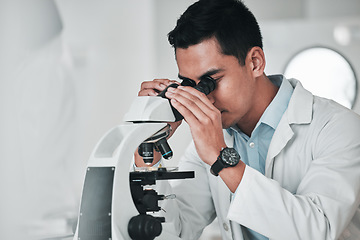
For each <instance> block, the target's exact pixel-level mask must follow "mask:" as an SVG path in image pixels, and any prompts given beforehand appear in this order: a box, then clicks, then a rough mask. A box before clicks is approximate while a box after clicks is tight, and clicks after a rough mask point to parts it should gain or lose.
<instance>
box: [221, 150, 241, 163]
mask: <svg viewBox="0 0 360 240" xmlns="http://www.w3.org/2000/svg"><path fill="white" fill-rule="evenodd" d="M221 158H222V160H223V161H224V162H225V163H226V164H227V165H230V166H235V165H236V164H238V163H239V160H240V155H239V154H238V152H237V151H236V150H235V149H234V148H225V149H224V150H223V151H222V153H221Z"/></svg>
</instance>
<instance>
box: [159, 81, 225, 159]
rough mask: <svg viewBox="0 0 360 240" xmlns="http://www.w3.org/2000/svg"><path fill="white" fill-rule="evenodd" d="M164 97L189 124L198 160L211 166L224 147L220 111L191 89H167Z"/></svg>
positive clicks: (204, 96)
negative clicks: (169, 100)
mask: <svg viewBox="0 0 360 240" xmlns="http://www.w3.org/2000/svg"><path fill="white" fill-rule="evenodd" d="M165 96H166V97H167V98H169V99H171V104H172V105H173V106H174V107H175V108H176V109H177V110H178V111H179V112H180V113H181V115H183V116H184V119H185V121H186V122H187V123H188V124H189V126H190V130H191V134H192V137H193V140H194V143H195V147H196V150H197V152H198V154H199V156H200V158H201V159H202V160H203V161H204V162H205V163H207V164H209V165H212V164H213V163H214V162H215V161H216V159H217V157H218V155H219V153H220V151H221V149H222V148H223V147H226V144H225V141H224V136H223V132H222V123H221V113H220V111H219V110H218V109H217V108H216V107H215V106H214V105H213V103H212V102H211V101H210V100H209V98H208V97H207V96H206V95H205V94H203V93H201V92H199V91H197V90H196V89H194V88H191V87H183V86H179V87H178V88H176V89H175V88H169V89H168V91H167V93H166V95H165Z"/></svg>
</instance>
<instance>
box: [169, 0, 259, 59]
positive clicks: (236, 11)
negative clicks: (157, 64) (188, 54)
mask: <svg viewBox="0 0 360 240" xmlns="http://www.w3.org/2000/svg"><path fill="white" fill-rule="evenodd" d="M212 37H215V38H216V40H217V41H218V43H219V45H220V47H221V51H222V53H223V54H225V55H231V56H235V57H236V58H237V59H238V60H239V63H240V64H241V65H244V64H245V58H246V55H247V53H248V51H249V50H250V49H251V48H252V47H255V46H258V47H260V48H263V45H262V36H261V32H260V27H259V25H258V23H257V21H256V18H255V17H254V15H253V14H252V12H251V11H250V10H249V9H248V8H247V7H246V6H245V5H244V3H243V2H241V1H239V0H200V1H198V2H196V3H194V4H192V5H191V6H190V7H189V8H188V9H187V10H186V11H185V12H184V13H183V14H182V15H181V16H180V18H179V19H178V20H177V24H176V27H175V28H174V29H173V30H172V31H171V32H170V33H169V34H168V40H169V43H170V44H171V45H172V46H173V47H174V49H175V50H176V49H177V48H188V47H189V46H192V45H196V44H198V43H200V42H202V41H204V40H207V39H210V38H212Z"/></svg>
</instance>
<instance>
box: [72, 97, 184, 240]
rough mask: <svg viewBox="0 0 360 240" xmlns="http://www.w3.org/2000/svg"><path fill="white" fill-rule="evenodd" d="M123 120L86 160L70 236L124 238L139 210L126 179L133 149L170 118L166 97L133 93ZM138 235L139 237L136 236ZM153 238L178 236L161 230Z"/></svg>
mask: <svg viewBox="0 0 360 240" xmlns="http://www.w3.org/2000/svg"><path fill="white" fill-rule="evenodd" d="M124 120H125V121H126V122H129V123H125V124H123V125H119V126H116V127H114V128H113V129H111V130H110V131H108V132H107V133H106V134H105V135H104V136H103V137H102V138H101V140H100V141H99V142H98V143H97V145H96V147H95V149H94V150H93V152H92V154H91V157H90V159H89V162H88V164H87V172H86V176H85V181H84V186H83V192H82V197H81V206H80V211H79V217H78V225H77V228H76V233H75V235H74V240H109V239H112V240H128V239H131V237H130V235H129V231H128V224H129V221H130V219H131V218H132V217H134V216H136V215H138V214H139V211H138V210H137V208H136V206H135V205H134V201H133V197H132V194H131V189H130V183H129V170H130V169H132V168H133V159H134V152H135V151H136V149H137V147H138V146H139V145H140V144H141V143H142V142H144V141H145V140H146V139H148V138H149V137H151V136H152V135H154V134H155V133H157V132H158V131H159V130H161V129H163V128H164V127H166V126H167V123H166V122H174V121H175V117H174V114H173V112H172V110H171V106H170V104H169V100H167V99H165V98H161V97H152V96H141V97H137V98H136V99H135V101H134V103H133V104H132V106H131V108H130V111H129V112H128V113H127V114H126V115H125V118H124ZM137 239H139V238H137ZM156 239H164V240H165V239H166V240H171V239H180V238H178V237H175V236H170V235H169V233H166V232H164V231H163V232H162V234H161V235H160V236H159V237H157V238H156Z"/></svg>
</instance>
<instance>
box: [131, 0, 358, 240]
mask: <svg viewBox="0 0 360 240" xmlns="http://www.w3.org/2000/svg"><path fill="white" fill-rule="evenodd" d="M169 42H170V44H171V45H172V46H173V47H174V49H175V56H176V61H177V65H178V69H179V78H180V79H191V80H194V81H195V82H196V83H199V82H200V81H201V79H203V78H204V77H212V78H213V79H215V80H216V88H215V90H214V91H213V92H211V93H210V94H209V95H207V96H206V95H204V94H203V93H200V92H199V91H197V90H195V89H194V88H191V87H183V86H179V87H178V88H169V89H168V91H167V93H166V97H168V98H169V99H171V104H172V105H173V106H174V107H175V108H176V109H177V110H178V111H179V112H180V113H181V114H182V115H183V116H184V119H185V121H186V122H187V123H188V125H189V127H190V130H191V134H192V138H193V143H192V144H191V145H190V146H189V148H188V149H187V152H186V153H185V156H184V157H183V158H182V160H181V162H180V166H179V168H180V169H184V170H185V169H186V170H195V172H196V179H195V180H193V181H192V182H191V184H189V183H188V182H186V181H178V182H176V183H175V184H173V185H172V191H173V192H175V193H176V194H177V200H176V201H173V202H169V203H166V204H168V206H164V207H163V208H165V209H166V210H167V213H166V219H167V222H168V223H169V224H170V223H171V224H172V226H173V230H174V231H175V232H176V234H178V235H179V236H181V238H183V239H197V238H199V236H200V235H201V232H202V230H203V228H204V227H205V226H206V225H208V224H209V223H211V222H212V221H213V219H214V218H215V217H216V216H217V217H218V220H219V223H220V225H221V233H222V237H223V239H287V240H288V239H304V240H305V239H306V240H310V239H314V240H317V239H360V230H359V229H360V223H359V222H360V221H359V219H360V210H359V203H360V141H359V136H360V118H359V116H358V115H356V114H355V113H353V112H352V111H350V110H348V109H346V108H344V107H342V106H340V105H338V104H337V103H335V102H333V101H330V100H327V99H322V98H319V97H316V96H313V95H312V94H311V93H310V92H308V91H307V90H305V89H304V88H303V87H302V85H301V84H300V82H299V81H297V80H294V79H291V80H287V79H286V78H284V77H283V76H281V75H277V76H266V75H265V73H264V68H265V57H264V52H263V50H262V38H261V33H260V29H259V26H258V24H257V21H256V19H255V17H254V16H253V14H252V13H251V12H250V11H249V10H248V9H247V8H246V6H244V4H243V3H241V2H239V1H236V0H214V1H209V0H208V1H206V0H200V1H199V2H196V3H194V4H193V5H192V6H190V7H189V8H188V9H187V10H186V11H185V12H184V14H183V15H182V16H181V17H180V19H179V20H178V22H177V25H176V27H175V29H174V30H173V31H171V32H170V33H169ZM172 82H173V81H171V80H168V79H156V80H154V81H149V82H144V83H143V84H142V86H141V90H140V92H139V95H157V94H158V92H159V91H162V90H163V89H164V88H165V87H166V86H168V85H169V84H170V83H172ZM178 125H179V123H175V124H173V129H176V127H177V126H178ZM223 129H225V130H223ZM237 153H239V155H238V154H237ZM155 159H156V160H155V161H154V162H153V164H156V162H157V161H158V160H159V159H160V157H159V156H157V157H156V158H155ZM240 159H241V160H240ZM142 164H143V163H142V160H141V158H140V157H139V156H138V155H136V165H137V166H141V165H142Z"/></svg>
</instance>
